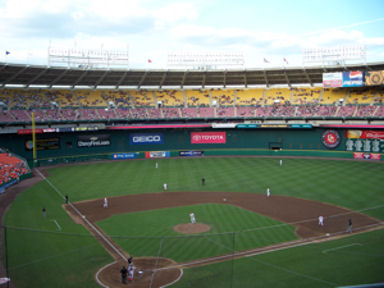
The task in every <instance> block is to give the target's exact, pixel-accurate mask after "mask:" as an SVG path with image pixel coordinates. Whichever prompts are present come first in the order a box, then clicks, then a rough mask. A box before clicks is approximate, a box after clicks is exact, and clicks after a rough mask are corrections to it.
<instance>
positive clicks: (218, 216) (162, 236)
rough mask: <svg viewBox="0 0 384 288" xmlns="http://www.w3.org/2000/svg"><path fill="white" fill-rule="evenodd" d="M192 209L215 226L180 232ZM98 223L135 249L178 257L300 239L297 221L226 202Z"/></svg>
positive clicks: (125, 246)
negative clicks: (178, 227)
mask: <svg viewBox="0 0 384 288" xmlns="http://www.w3.org/2000/svg"><path fill="white" fill-rule="evenodd" d="M190 211H193V212H194V213H195V215H196V217H197V221H198V222H199V223H205V224H208V225H210V226H211V228H212V229H211V230H210V231H209V232H205V233H202V234H201V235H194V236H188V237H187V236H186V235H183V234H180V233H178V232H175V231H174V230H173V227H174V226H175V225H177V224H182V223H188V222H189V213H190ZM98 225H99V226H100V227H101V228H102V229H103V231H105V232H106V233H107V234H108V235H110V236H112V237H113V240H114V241H115V242H117V243H118V244H119V246H120V247H123V249H124V250H125V251H128V252H129V253H130V254H131V255H135V256H154V255H161V256H162V257H166V258H171V259H173V260H175V261H177V262H184V261H190V260H195V259H200V258H208V257H212V256H215V255H220V254H228V253H232V252H233V251H242V250H247V249H252V248H255V247H261V246H266V245H269V244H274V243H280V242H286V241H290V240H294V239H297V236H296V235H295V231H294V230H295V227H293V226H290V225H284V224H283V223H281V222H279V221H276V220H273V219H271V218H267V217H264V216H261V215H257V214H255V213H253V212H250V211H247V210H244V209H241V208H239V207H235V206H231V205H220V204H206V205H193V206H185V207H176V208H170V209H160V210H153V211H145V212H139V213H130V214H124V215H115V216H112V217H110V218H108V219H106V220H103V221H100V222H98ZM233 232H236V233H235V235H234V233H233ZM120 235H123V236H120ZM133 235H134V236H137V238H135V237H132V236H133ZM187 242H188V244H187V245H186V243H187ZM160 244H161V246H160Z"/></svg>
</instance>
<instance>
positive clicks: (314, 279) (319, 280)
mask: <svg viewBox="0 0 384 288" xmlns="http://www.w3.org/2000/svg"><path fill="white" fill-rule="evenodd" d="M207 240H209V241H211V242H214V243H215V242H216V241H213V240H212V239H207ZM215 244H216V245H219V246H222V247H225V248H226V249H228V250H231V251H233V253H239V252H241V251H236V250H233V249H231V248H230V247H228V246H225V245H223V244H221V243H215ZM309 244H313V243H311V242H307V243H299V244H296V245H295V247H299V246H304V245H309ZM288 248H292V246H290V247H280V248H276V249H274V250H272V251H263V252H259V253H257V255H261V254H266V253H270V252H275V251H279V250H284V249H288ZM252 256H256V255H255V254H252V255H246V256H245V257H252ZM250 260H251V261H254V262H257V263H259V264H262V265H265V266H270V267H272V268H275V269H277V270H281V271H284V272H287V273H290V274H294V275H297V276H300V277H302V278H307V279H310V280H313V281H317V282H321V283H325V284H328V285H332V286H334V285H336V283H333V282H329V281H327V280H324V279H320V278H316V277H313V276H309V275H306V274H303V273H300V272H296V271H293V270H290V269H287V268H284V267H281V266H278V265H275V264H271V263H268V262H265V261H262V260H259V259H255V258H251V259H250Z"/></svg>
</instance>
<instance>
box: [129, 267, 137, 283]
mask: <svg viewBox="0 0 384 288" xmlns="http://www.w3.org/2000/svg"><path fill="white" fill-rule="evenodd" d="M134 273H135V266H133V264H130V265H128V280H129V281H132V280H133V275H134Z"/></svg>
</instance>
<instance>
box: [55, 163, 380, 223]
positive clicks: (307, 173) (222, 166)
mask: <svg viewBox="0 0 384 288" xmlns="http://www.w3.org/2000/svg"><path fill="white" fill-rule="evenodd" d="M155 162H156V161H155V160H142V161H141V160H139V161H119V162H107V163H101V164H90V165H80V166H72V167H64V168H54V169H51V170H50V173H51V175H52V176H51V177H50V179H51V181H53V182H54V184H55V185H56V186H57V187H58V188H59V189H60V190H61V191H65V192H66V193H68V194H69V196H70V199H71V200H72V201H79V200H86V199H93V198H101V197H105V196H117V195H127V194H138V193H153V192H161V191H162V189H163V183H167V184H168V189H169V191H231V192H250V193H265V190H266V188H267V187H268V186H270V187H271V193H272V195H273V194H279V195H286V196H294V197H299V198H306V199H312V200H317V201H322V202H328V203H332V204H335V205H339V206H344V207H347V208H350V209H353V210H359V209H363V208H367V207H372V206H377V205H380V204H381V205H383V203H384V194H383V193H382V189H381V184H382V179H383V176H384V165H383V164H382V163H374V162H357V161H335V160H318V159H313V160H312V159H284V160H283V166H282V167H280V165H279V159H268V158H194V159H159V160H157V162H158V163H159V168H158V169H156V168H155ZM202 177H204V178H205V179H206V185H205V186H201V178H202ZM68 179H70V181H69V180H68ZM366 213H367V214H369V215H371V216H373V217H376V218H379V219H384V209H378V210H371V211H367V212H366Z"/></svg>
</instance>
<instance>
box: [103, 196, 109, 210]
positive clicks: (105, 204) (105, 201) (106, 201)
mask: <svg viewBox="0 0 384 288" xmlns="http://www.w3.org/2000/svg"><path fill="white" fill-rule="evenodd" d="M104 208H108V199H107V197H104Z"/></svg>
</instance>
